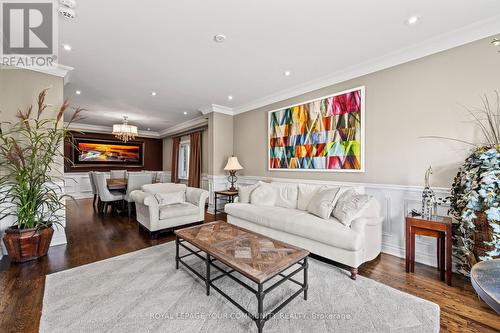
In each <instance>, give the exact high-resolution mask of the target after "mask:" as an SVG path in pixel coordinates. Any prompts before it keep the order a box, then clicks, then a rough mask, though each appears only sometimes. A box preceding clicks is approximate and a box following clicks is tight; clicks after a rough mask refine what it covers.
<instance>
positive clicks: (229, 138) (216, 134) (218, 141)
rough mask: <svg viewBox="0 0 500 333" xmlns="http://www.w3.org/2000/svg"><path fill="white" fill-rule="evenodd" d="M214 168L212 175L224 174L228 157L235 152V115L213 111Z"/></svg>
mask: <svg viewBox="0 0 500 333" xmlns="http://www.w3.org/2000/svg"><path fill="white" fill-rule="evenodd" d="M212 115H213V116H212V117H213V122H212V130H213V147H212V149H213V151H212V154H213V155H212V156H213V169H212V173H211V174H212V175H224V174H225V171H224V166H226V163H227V159H228V157H230V156H231V155H232V154H233V116H228V115H225V114H222V113H212Z"/></svg>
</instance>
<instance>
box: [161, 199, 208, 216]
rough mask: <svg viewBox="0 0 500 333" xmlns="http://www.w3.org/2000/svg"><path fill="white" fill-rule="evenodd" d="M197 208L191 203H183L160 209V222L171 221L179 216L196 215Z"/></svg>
mask: <svg viewBox="0 0 500 333" xmlns="http://www.w3.org/2000/svg"><path fill="white" fill-rule="evenodd" d="M198 213H199V208H198V207H197V206H195V205H193V204H192V203H189V202H184V203H178V204H173V205H164V206H161V207H160V220H165V219H171V218H175V217H179V216H186V215H197V214H198Z"/></svg>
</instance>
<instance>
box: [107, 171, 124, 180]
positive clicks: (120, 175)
mask: <svg viewBox="0 0 500 333" xmlns="http://www.w3.org/2000/svg"><path fill="white" fill-rule="evenodd" d="M109 174H110V177H111V179H117V178H127V170H111V171H110V172H109Z"/></svg>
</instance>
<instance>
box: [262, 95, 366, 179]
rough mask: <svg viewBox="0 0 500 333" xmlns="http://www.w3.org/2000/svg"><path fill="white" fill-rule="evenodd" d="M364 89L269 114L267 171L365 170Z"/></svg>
mask: <svg viewBox="0 0 500 333" xmlns="http://www.w3.org/2000/svg"><path fill="white" fill-rule="evenodd" d="M363 118H364V87H360V88H356V89H352V90H349V91H346V92H342V93H340V94H336V95H332V96H327V97H323V98H320V99H317V100H314V101H310V102H306V103H304V104H299V105H294V106H290V107H287V108H284V109H280V110H276V111H270V112H269V170H297V169H300V170H307V171H351V172H356V171H357V172H362V171H364V154H363V152H364V147H363V146H362V145H363V144H364V142H363V136H364V133H363V131H364V124H363Z"/></svg>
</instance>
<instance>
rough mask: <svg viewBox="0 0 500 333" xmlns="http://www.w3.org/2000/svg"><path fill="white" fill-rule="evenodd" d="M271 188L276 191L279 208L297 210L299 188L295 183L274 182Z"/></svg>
mask: <svg viewBox="0 0 500 333" xmlns="http://www.w3.org/2000/svg"><path fill="white" fill-rule="evenodd" d="M271 186H272V187H274V188H275V189H276V203H275V205H276V206H278V207H284V208H293V209H296V208H297V197H298V192H299V191H298V187H297V184H294V183H279V182H272V183H271Z"/></svg>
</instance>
